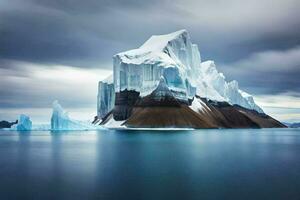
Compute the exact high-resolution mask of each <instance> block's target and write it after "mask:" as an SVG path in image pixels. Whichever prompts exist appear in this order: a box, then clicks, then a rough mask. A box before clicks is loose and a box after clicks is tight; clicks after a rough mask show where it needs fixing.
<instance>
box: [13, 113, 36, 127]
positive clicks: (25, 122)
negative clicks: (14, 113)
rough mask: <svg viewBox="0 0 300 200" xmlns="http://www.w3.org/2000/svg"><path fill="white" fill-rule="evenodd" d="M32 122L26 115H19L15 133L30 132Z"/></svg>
mask: <svg viewBox="0 0 300 200" xmlns="http://www.w3.org/2000/svg"><path fill="white" fill-rule="evenodd" d="M31 129H32V122H31V120H30V118H29V117H28V116H27V115H24V114H21V115H20V117H19V120H18V124H17V131H30V130H31Z"/></svg>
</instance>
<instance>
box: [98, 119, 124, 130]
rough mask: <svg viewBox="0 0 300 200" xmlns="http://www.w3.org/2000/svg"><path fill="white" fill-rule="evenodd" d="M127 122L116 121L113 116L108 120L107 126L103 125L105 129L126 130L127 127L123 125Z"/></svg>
mask: <svg viewBox="0 0 300 200" xmlns="http://www.w3.org/2000/svg"><path fill="white" fill-rule="evenodd" d="M125 121H126V120H122V121H116V120H115V119H114V118H113V117H112V116H111V118H110V119H109V120H108V122H106V123H105V125H103V127H104V128H112V129H114V128H126V126H125V125H122V124H123V123H124V122H125Z"/></svg>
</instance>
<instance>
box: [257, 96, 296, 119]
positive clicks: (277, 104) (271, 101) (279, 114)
mask: <svg viewBox="0 0 300 200" xmlns="http://www.w3.org/2000/svg"><path fill="white" fill-rule="evenodd" d="M254 99H255V102H256V103H258V105H259V106H261V107H262V108H263V109H264V111H265V112H266V113H268V114H269V115H271V116H272V117H274V118H276V119H278V120H280V121H282V122H299V119H300V93H294V92H287V93H282V94H277V95H256V96H255V97H254Z"/></svg>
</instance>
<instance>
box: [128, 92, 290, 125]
mask: <svg viewBox="0 0 300 200" xmlns="http://www.w3.org/2000/svg"><path fill="white" fill-rule="evenodd" d="M150 96H151V95H150ZM149 98H150V97H149V96H147V97H144V98H142V99H141V100H140V102H142V103H141V104H142V105H143V106H135V107H134V109H133V112H132V115H131V116H130V117H129V119H128V120H127V121H126V122H125V125H126V126H128V127H135V128H167V127H177V128H274V127H278V128H280V127H285V125H283V124H281V123H280V122H278V121H277V120H275V119H273V118H272V117H270V116H268V115H266V114H262V113H258V112H257V111H253V110H249V109H246V108H243V107H240V106H236V105H234V106H232V105H230V104H228V103H226V102H215V101H207V100H206V99H202V102H204V103H205V104H206V108H205V109H204V110H202V111H199V112H195V111H193V110H192V109H191V108H190V107H188V106H187V105H184V104H180V105H179V106H178V105H172V104H170V105H169V106H168V105H167V103H166V102H164V104H163V105H164V106H159V105H154V106H153V102H151V105H150V106H147V103H148V102H149V101H148V99H149ZM144 100H145V101H144ZM156 103H157V102H156Z"/></svg>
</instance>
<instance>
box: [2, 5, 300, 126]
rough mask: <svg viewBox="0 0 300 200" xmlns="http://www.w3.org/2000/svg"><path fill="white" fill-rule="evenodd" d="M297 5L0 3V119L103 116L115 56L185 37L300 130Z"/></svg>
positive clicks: (268, 108) (268, 109) (267, 109)
mask: <svg viewBox="0 0 300 200" xmlns="http://www.w3.org/2000/svg"><path fill="white" fill-rule="evenodd" d="M299 10H300V1H299V0H284V1H283V0H259V1H257V0H251V1H240V0H227V1H225V0H224V1H221V0H210V1H203V0H185V1H180V0H172V1H171V0H148V1H141V0H86V1H82V0H0V97H1V98H0V120H4V119H6V120H15V119H16V118H17V117H18V115H19V114H20V113H24V114H28V115H30V116H31V118H32V119H33V122H35V121H38V122H47V121H49V119H50V116H51V103H52V102H53V101H54V100H56V99H57V100H58V101H59V102H60V103H61V104H62V106H63V107H65V108H66V110H68V111H69V113H70V115H71V117H72V116H74V118H78V119H82V120H83V119H92V118H93V116H95V115H96V96H97V82H98V81H99V80H101V79H104V78H105V77H107V76H108V75H109V74H111V73H112V56H113V55H114V54H116V53H118V52H122V51H125V50H128V49H133V48H137V47H139V46H140V45H141V44H143V42H145V41H146V40H147V39H148V38H149V37H150V36H151V35H154V34H166V33H170V32H173V31H176V30H179V29H186V30H187V31H188V32H189V34H190V36H191V38H192V41H193V43H196V44H197V45H198V46H199V49H200V52H201V57H202V60H203V61H205V60H214V61H215V63H216V65H217V68H218V70H219V71H220V72H223V73H224V74H225V76H226V78H227V80H228V81H230V80H237V81H238V82H239V86H240V88H241V89H243V90H245V91H247V92H248V93H250V94H252V95H253V96H254V98H255V100H256V102H257V103H258V105H260V106H261V107H262V108H263V109H264V110H265V112H266V113H268V114H270V115H271V116H273V117H275V118H277V119H279V120H281V121H286V122H296V121H300V87H299V85H300V79H299V77H300V20H299V19H300V12H299Z"/></svg>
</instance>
